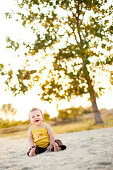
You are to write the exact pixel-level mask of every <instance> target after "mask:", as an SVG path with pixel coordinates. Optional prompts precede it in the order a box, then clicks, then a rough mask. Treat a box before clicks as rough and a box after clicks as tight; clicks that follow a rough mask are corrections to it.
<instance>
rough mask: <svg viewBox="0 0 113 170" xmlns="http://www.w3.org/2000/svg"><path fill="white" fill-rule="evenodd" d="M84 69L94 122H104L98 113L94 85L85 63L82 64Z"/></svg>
mask: <svg viewBox="0 0 113 170" xmlns="http://www.w3.org/2000/svg"><path fill="white" fill-rule="evenodd" d="M84 69H85V73H86V76H85V79H86V81H87V85H88V92H89V94H90V101H91V103H92V110H93V113H94V119H95V124H100V123H104V122H103V120H102V118H101V114H100V111H99V109H98V106H97V103H96V93H95V90H94V87H93V85H92V80H91V78H90V76H89V72H88V70H87V67H86V65H84Z"/></svg>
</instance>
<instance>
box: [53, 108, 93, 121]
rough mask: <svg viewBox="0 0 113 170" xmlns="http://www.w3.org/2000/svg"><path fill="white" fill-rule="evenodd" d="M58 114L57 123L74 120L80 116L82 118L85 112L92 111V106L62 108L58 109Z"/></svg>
mask: <svg viewBox="0 0 113 170" xmlns="http://www.w3.org/2000/svg"><path fill="white" fill-rule="evenodd" d="M58 112H59V113H58V116H57V120H56V121H57V123H58V122H59V121H61V123H63V122H72V121H77V119H78V118H80V117H81V116H82V115H83V114H88V113H91V112H92V109H91V107H88V108H83V107H81V106H80V107H78V108H75V107H71V108H66V109H61V110H59V111H58Z"/></svg>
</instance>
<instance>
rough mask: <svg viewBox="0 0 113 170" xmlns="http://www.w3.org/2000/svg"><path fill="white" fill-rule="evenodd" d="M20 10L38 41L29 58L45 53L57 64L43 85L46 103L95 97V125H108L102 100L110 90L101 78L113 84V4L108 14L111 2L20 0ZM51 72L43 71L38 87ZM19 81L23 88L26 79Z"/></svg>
mask: <svg viewBox="0 0 113 170" xmlns="http://www.w3.org/2000/svg"><path fill="white" fill-rule="evenodd" d="M18 5H19V7H20V9H25V11H27V14H26V13H25V12H23V11H20V12H19V13H18V14H19V16H21V20H22V24H23V25H24V26H27V25H30V26H31V29H32V30H33V32H34V33H35V34H36V35H37V39H36V41H35V43H34V46H33V45H30V44H25V45H26V46H27V47H29V52H28V54H29V55H34V56H35V55H36V53H40V52H41V51H44V53H45V60H46V59H47V58H48V57H50V59H51V60H52V63H53V65H52V66H53V67H52V68H50V69H49V72H48V74H47V77H46V79H45V81H40V86H41V88H42V99H44V100H47V101H52V100H54V98H57V99H58V98H59V99H67V100H70V99H71V98H72V97H73V96H78V95H83V94H89V99H90V101H91V104H92V110H93V112H94V118H95V123H103V120H102V118H101V115H100V111H99V109H98V106H97V102H96V98H97V97H98V96H99V95H100V94H101V93H102V92H103V90H104V87H103V86H102V84H99V83H98V82H97V80H96V78H97V76H98V74H99V72H100V73H104V72H107V73H108V74H111V78H112V73H113V72H112V69H111V70H109V68H111V67H108V66H111V65H112V63H113V57H112V50H111V49H112V43H113V41H112V34H113V31H112V30H113V26H112V23H111V20H110V18H112V3H111V4H109V6H108V8H106V5H108V1H107V0H100V1H97V0H76V1H75V0H68V1H67V0H55V1H52V0H48V1H45V0H43V1H42V0H29V1H28V0H21V1H20V0H18ZM11 42H12V41H11ZM13 44H14V43H13ZM16 44H18V43H16ZM35 57H36V56H35ZM46 68H47V66H46V65H45V66H44V67H43V68H41V69H40V73H41V74H40V76H39V72H38V73H35V74H34V77H35V82H38V83H39V79H40V78H42V76H43V73H44V71H47V69H46ZM110 71H111V72H110ZM36 76H38V78H36ZM17 77H18V75H17ZM19 79H20V80H21V83H23V81H24V77H23V76H22V79H21V77H19ZM29 82H30V80H29ZM19 83H20V82H19ZM8 85H9V84H8ZM11 90H12V91H13V89H11ZM27 90H28V89H27ZM16 91H17V89H16V90H15V92H16ZM21 91H22V89H21Z"/></svg>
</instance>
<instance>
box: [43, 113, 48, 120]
mask: <svg viewBox="0 0 113 170" xmlns="http://www.w3.org/2000/svg"><path fill="white" fill-rule="evenodd" d="M43 117H44V120H45V121H46V120H50V115H49V114H48V113H44V114H43Z"/></svg>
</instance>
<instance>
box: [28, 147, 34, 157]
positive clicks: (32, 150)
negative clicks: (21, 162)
mask: <svg viewBox="0 0 113 170" xmlns="http://www.w3.org/2000/svg"><path fill="white" fill-rule="evenodd" d="M29 156H35V148H32V149H31V150H30V152H29Z"/></svg>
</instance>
